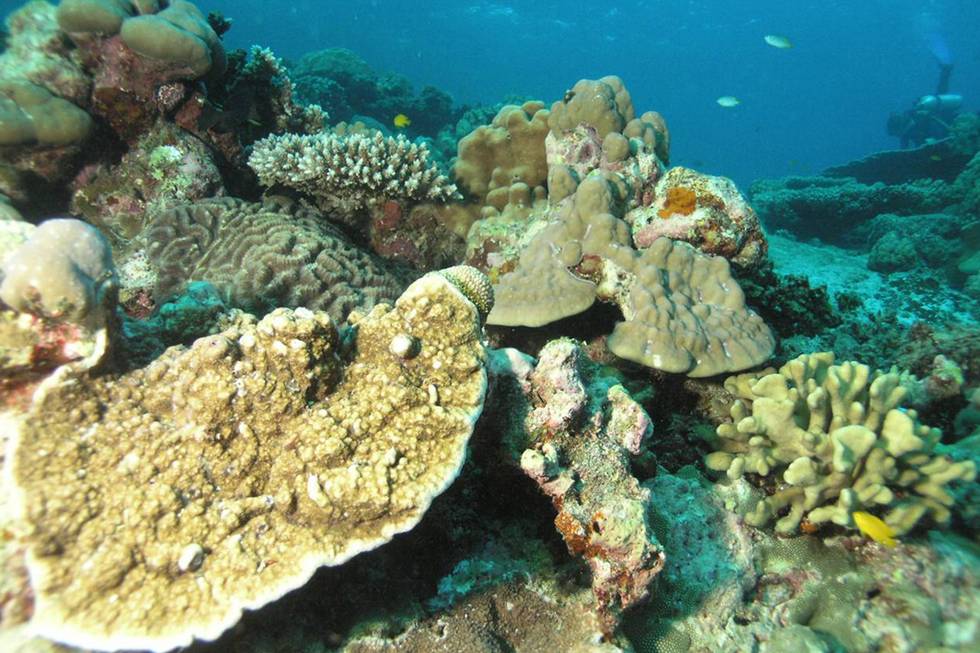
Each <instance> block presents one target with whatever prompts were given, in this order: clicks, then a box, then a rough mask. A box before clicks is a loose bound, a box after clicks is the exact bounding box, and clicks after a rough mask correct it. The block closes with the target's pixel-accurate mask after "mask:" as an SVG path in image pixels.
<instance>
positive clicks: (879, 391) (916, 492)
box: [705, 353, 976, 535]
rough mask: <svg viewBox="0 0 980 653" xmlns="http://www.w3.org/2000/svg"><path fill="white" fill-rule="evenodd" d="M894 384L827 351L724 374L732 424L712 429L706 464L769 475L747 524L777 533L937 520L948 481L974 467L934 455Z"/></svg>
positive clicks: (902, 527)
mask: <svg viewBox="0 0 980 653" xmlns="http://www.w3.org/2000/svg"><path fill="white" fill-rule="evenodd" d="M900 383H901V379H900V377H899V375H898V374H897V373H881V372H872V370H871V369H870V368H869V367H868V366H866V365H861V364H859V363H853V362H845V363H841V364H835V363H834V355H833V354H832V353H819V354H810V355H803V356H800V357H799V358H796V359H795V360H793V361H790V362H789V363H787V364H786V365H784V366H783V367H782V368H780V370H779V372H776V371H775V370H772V369H769V370H765V371H763V372H759V373H750V374H743V375H739V376H734V377H730V378H729V379H727V380H726V381H725V388H726V389H727V390H728V391H729V392H730V393H732V394H733V395H734V396H735V397H736V399H735V401H734V403H733V404H732V406H731V416H732V422H731V423H725V424H722V425H720V426H719V427H718V431H717V432H718V437H719V441H718V446H719V450H718V451H716V452H714V453H711V454H709V455H708V456H707V458H706V459H705V464H706V465H707V466H708V467H709V468H710V469H713V470H716V471H723V472H726V473H727V475H728V477H729V478H731V479H738V478H741V477H742V476H743V475H745V474H758V475H760V476H763V477H777V476H778V478H780V479H781V480H780V481H776V483H777V489H776V490H775V492H774V493H772V494H771V495H770V496H768V497H766V498H765V499H763V500H762V501H760V502H758V504H756V506H755V508H754V510H752V511H751V512H749V514H748V515H747V516H746V520H747V521H748V522H749V523H750V524H752V525H754V526H763V525H765V524H767V523H769V522H770V521H771V520H773V519H775V518H776V517H779V518H778V519H777V521H776V526H775V529H776V531H777V532H779V533H782V534H787V533H795V532H796V531H797V529H798V528H799V526H800V522H801V521H802V520H803V519H804V518H805V519H806V520H807V521H808V522H809V523H811V524H818V525H819V524H823V523H825V522H833V523H835V524H838V525H840V526H845V527H849V528H854V527H855V525H854V522H853V516H852V515H853V513H854V512H855V511H859V510H863V511H869V512H876V511H882V510H883V511H884V520H885V522H886V523H887V524H888V525H889V526H890V527H891V528H892V529H893V530H894V531H895V533H896V534H899V535H901V534H904V533H907V532H908V531H910V530H912V528H914V527H915V526H916V524H917V523H918V522H919V521H920V519H922V518H923V517H925V516H927V515H928V516H929V517H931V518H932V519H933V520H934V521H935V522H937V523H939V524H945V523H947V522H948V521H949V519H950V508H951V507H952V506H953V503H954V499H953V496H952V495H951V494H950V493H949V490H948V488H947V485H948V484H949V483H951V482H952V481H955V480H967V481H971V480H973V479H974V478H975V476H976V469H975V467H974V464H973V463H972V462H971V461H961V462H953V461H952V460H950V459H949V458H948V457H945V456H943V455H937V454H936V451H935V448H936V444H937V443H938V441H939V438H940V435H941V433H940V432H939V431H938V429H932V428H929V427H928V426H924V425H922V424H920V423H919V422H918V420H917V419H916V417H917V415H916V412H915V411H913V410H907V411H906V410H902V409H900V406H901V404H902V400H903V399H904V397H905V389H904V388H903V387H902V386H901V385H900ZM787 510H788V512H786V511H787Z"/></svg>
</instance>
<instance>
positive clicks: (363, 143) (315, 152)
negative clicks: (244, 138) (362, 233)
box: [248, 132, 456, 224]
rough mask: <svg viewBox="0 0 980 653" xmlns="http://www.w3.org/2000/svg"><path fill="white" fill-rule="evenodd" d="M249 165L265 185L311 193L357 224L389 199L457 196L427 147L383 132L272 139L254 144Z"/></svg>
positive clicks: (439, 199)
mask: <svg viewBox="0 0 980 653" xmlns="http://www.w3.org/2000/svg"><path fill="white" fill-rule="evenodd" d="M248 164H249V165H250V166H251V167H252V169H253V170H255V173H256V174H257V175H258V176H259V182H260V183H262V185H264V186H273V185H275V184H282V185H284V186H286V187H289V188H294V189H296V190H298V191H300V192H303V193H306V194H307V195H309V196H310V197H311V198H312V199H313V201H314V202H316V204H317V206H318V208H320V209H321V210H323V211H325V212H327V213H329V214H331V216H333V217H335V218H336V219H338V220H340V221H343V222H352V223H355V224H356V223H357V222H359V221H360V220H361V219H362V218H363V212H364V210H365V209H367V208H370V207H372V206H375V205H378V204H381V203H383V202H384V201H386V200H412V201H417V202H420V201H432V202H444V201H446V200H449V199H451V198H453V197H454V195H455V193H456V187H455V186H453V185H452V184H450V183H449V182H448V181H447V180H446V178H445V177H443V176H442V175H441V174H439V169H438V168H437V167H436V166H435V165H433V164H432V163H430V162H429V150H428V148H427V147H426V146H425V145H424V144H422V145H418V144H415V143H411V142H409V141H408V139H406V138H404V137H402V136H399V137H398V138H391V137H387V138H386V137H385V136H384V135H382V134H381V133H380V132H377V133H375V134H374V135H372V136H367V135H362V134H350V135H347V136H338V135H336V134H333V133H329V132H321V133H318V134H313V135H305V136H304V135H299V134H284V135H281V136H270V137H268V138H265V139H263V140H261V141H258V142H257V143H255V146H254V149H253V150H252V155H251V156H250V157H249V160H248Z"/></svg>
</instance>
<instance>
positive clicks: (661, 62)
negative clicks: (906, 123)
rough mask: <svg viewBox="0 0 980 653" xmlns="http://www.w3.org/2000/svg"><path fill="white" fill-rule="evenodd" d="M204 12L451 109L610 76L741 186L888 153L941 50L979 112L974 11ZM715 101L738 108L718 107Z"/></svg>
mask: <svg viewBox="0 0 980 653" xmlns="http://www.w3.org/2000/svg"><path fill="white" fill-rule="evenodd" d="M200 4H201V7H202V8H209V9H217V10H220V11H222V12H223V13H225V15H226V16H227V17H230V18H232V19H234V27H233V28H232V30H231V31H230V32H229V33H228V34H227V35H226V36H225V38H226V40H227V42H228V43H229V44H230V45H231V46H232V47H245V46H248V45H250V44H253V43H261V44H265V45H268V46H269V47H271V48H273V49H274V50H275V51H276V52H277V53H278V54H279V55H280V56H285V57H289V58H298V57H299V56H300V55H302V54H303V53H304V52H306V51H309V50H315V49H321V48H328V47H346V48H350V49H351V50H354V51H356V52H357V53H358V54H360V55H361V56H362V57H364V58H365V59H366V60H367V61H368V62H369V63H370V64H371V65H372V66H374V67H376V68H378V69H379V70H387V71H391V72H397V73H401V74H403V75H405V76H407V77H409V78H410V79H411V80H412V81H413V82H415V83H416V84H417V85H422V84H433V85H435V86H438V87H440V88H442V89H444V90H446V91H448V92H449V93H451V94H452V95H453V97H454V98H455V99H456V100H457V101H460V102H486V103H492V102H497V101H500V100H502V99H503V98H504V97H505V96H507V95H508V94H522V95H530V96H534V97H538V98H540V99H544V100H546V101H549V102H550V101H553V100H555V99H557V98H559V97H561V95H562V93H563V92H564V90H565V89H566V88H568V87H570V86H571V85H572V84H573V83H574V82H575V81H576V80H578V79H579V78H582V77H591V78H595V77H598V76H601V75H607V74H618V75H620V76H621V77H622V78H623V79H624V80H625V82H626V84H627V88H629V90H630V92H631V93H632V95H633V99H634V103H635V104H636V106H637V109H639V110H647V109H656V110H658V111H660V112H661V113H662V114H664V116H665V117H666V118H667V122H668V125H669V126H670V129H671V133H672V138H673V143H674V145H673V152H672V154H673V162H675V163H679V164H687V165H693V166H694V167H697V168H699V169H701V170H702V171H704V172H709V173H718V174H724V175H727V176H730V177H732V178H734V179H735V180H736V181H738V182H739V183H740V184H747V183H749V182H750V181H752V180H753V179H755V178H758V177H771V176H782V175H786V174H803V173H812V172H816V171H819V170H821V169H822V168H824V167H826V166H828V165H831V164H834V163H838V162H842V161H845V160H848V159H851V158H855V157H859V156H862V155H864V154H867V153H869V152H872V151H876V150H880V149H883V148H888V147H894V146H896V141H895V139H893V138H891V137H889V136H888V135H887V134H886V133H885V128H884V123H885V120H886V118H887V116H888V113H889V112H890V111H896V110H902V109H905V108H907V107H909V106H910V105H911V104H912V103H913V102H914V101H915V99H916V98H918V97H919V96H920V95H923V94H927V93H931V92H933V90H934V89H935V86H936V82H937V79H938V73H939V67H938V63H937V61H936V59H935V57H934V56H933V54H932V53H931V51H930V44H931V43H932V42H933V41H935V40H936V39H937V38H938V39H940V40H942V41H943V42H944V43H945V44H946V47H947V48H948V51H949V52H950V54H951V56H952V59H953V61H954V63H955V68H954V71H953V76H952V89H951V90H953V91H955V92H958V93H962V94H963V95H964V97H965V108H967V109H973V110H976V109H977V108H980V39H978V38H977V34H980V1H978V0H933V1H929V0H861V1H860V2H859V1H855V0H839V1H831V0H823V1H819V2H818V1H812V0H807V1H803V0H790V1H787V0H780V1H777V0H688V1H672V2H668V1H659V2H650V1H642V0H639V1H634V2H615V3H609V2H606V3H596V2H568V1H565V2H555V1H553V0H536V1H534V2H529V1H515V2H483V3H481V2H466V1H465V0H464V1H462V2H456V1H451V0H432V1H429V2H397V1H383V0H373V1H370V2H354V3H341V2H333V1H322V0H294V1H292V2H269V1H267V0H212V1H210V2H202V3H200ZM766 34H782V35H786V36H788V37H789V38H790V39H791V40H792V41H793V43H794V44H795V47H794V48H792V49H790V50H778V49H775V48H772V47H770V46H767V45H766V44H765V42H764V41H763V36H764V35H766ZM722 95H735V96H737V97H738V98H739V99H740V100H741V101H742V104H741V105H740V106H738V107H735V108H733V109H723V108H722V107H719V106H718V105H717V104H715V99H716V98H717V97H719V96H722Z"/></svg>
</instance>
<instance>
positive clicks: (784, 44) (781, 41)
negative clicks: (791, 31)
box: [763, 34, 793, 50]
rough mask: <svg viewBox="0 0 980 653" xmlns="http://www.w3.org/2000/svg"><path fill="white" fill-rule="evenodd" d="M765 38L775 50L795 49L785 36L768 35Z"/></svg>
mask: <svg viewBox="0 0 980 653" xmlns="http://www.w3.org/2000/svg"><path fill="white" fill-rule="evenodd" d="M763 38H764V39H765V40H766V43H768V44H769V45H771V46H772V47H774V48H779V49H780V50H788V49H789V48H791V47H793V42H792V41H790V40H789V39H788V38H786V37H785V36H780V35H779V34H766V35H765V36H764V37H763Z"/></svg>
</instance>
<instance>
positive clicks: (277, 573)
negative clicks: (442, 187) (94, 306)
mask: <svg viewBox="0 0 980 653" xmlns="http://www.w3.org/2000/svg"><path fill="white" fill-rule="evenodd" d="M406 336H407V337H409V338H412V339H414V340H415V341H417V343H418V348H417V351H416V352H415V354H414V355H413V356H411V357H404V356H397V355H395V354H394V353H392V351H391V343H392V341H393V340H395V339H397V338H401V337H406ZM354 339H355V341H354V342H353V343H352V344H353V345H354V346H353V348H352V349H351V351H352V352H355V353H353V354H352V359H351V360H342V359H341V357H340V356H339V354H338V343H339V339H338V333H337V330H336V328H335V327H334V325H333V323H332V321H331V320H330V318H329V317H328V316H327V315H326V314H325V313H320V312H317V313H314V312H312V311H309V310H306V309H297V310H295V311H292V310H288V309H278V310H276V311H275V312H273V313H272V314H270V315H268V316H267V317H265V318H264V319H263V320H261V321H260V322H258V323H256V321H255V319H254V318H251V317H250V316H245V317H242V318H241V319H239V320H238V321H237V322H236V323H235V324H234V325H233V326H231V327H230V328H228V329H227V330H225V331H223V332H221V333H219V334H217V335H214V336H209V337H206V338H202V339H200V340H198V341H197V342H195V343H194V345H193V346H191V347H190V348H183V347H175V348H171V349H169V350H167V352H166V353H165V354H163V355H162V356H161V357H160V358H159V359H157V360H156V361H154V362H153V363H151V364H150V365H149V366H148V367H146V368H143V369H137V370H135V371H132V372H129V373H126V374H123V375H102V376H93V375H90V374H87V373H77V372H74V371H73V370H71V369H70V368H68V367H63V368H60V370H59V371H58V372H57V373H55V374H54V375H53V376H52V377H50V378H49V379H47V380H46V381H45V382H44V384H43V385H42V387H41V389H40V390H39V391H38V393H37V395H36V397H35V402H34V404H33V405H32V407H31V409H30V411H29V413H28V414H27V416H26V418H25V419H24V420H22V421H21V423H20V424H19V425H18V427H17V433H16V434H15V435H14V440H15V442H14V443H13V454H12V460H11V465H12V467H11V469H10V471H11V479H12V482H13V483H14V485H15V486H16V487H15V494H16V496H15V502H16V506H17V509H18V513H19V515H20V517H21V518H22V519H23V520H25V521H26V523H27V525H28V526H29V535H28V537H27V545H28V549H29V553H28V557H27V560H28V563H27V564H28V566H29V568H30V573H31V579H32V583H33V589H34V592H35V596H36V606H35V615H34V621H33V625H34V627H35V628H36V629H37V631H38V632H39V633H40V634H42V635H43V636H45V637H48V638H51V639H54V640H57V641H61V642H65V643H68V644H72V645H75V646H83V647H92V648H97V649H100V650H105V649H122V648H139V649H144V648H147V649H151V650H155V651H164V650H168V649H170V648H173V647H176V646H185V645H188V644H190V643H191V641H192V639H194V638H201V639H213V638H215V637H217V636H218V635H219V634H221V632H222V631H224V630H225V629H226V628H228V627H229V626H231V625H232V624H234V623H235V622H236V621H237V620H238V619H239V618H240V616H241V614H242V611H243V610H244V609H249V608H257V607H259V606H261V605H263V604H265V603H268V602H270V601H272V600H274V599H276V598H278V597H280V596H282V595H283V594H284V593H286V592H288V591H289V590H291V589H294V588H296V587H298V586H300V585H302V584H304V583H305V582H306V581H307V580H308V579H309V577H310V576H311V575H312V574H313V572H314V571H315V570H316V569H317V568H318V567H320V566H322V565H339V564H342V563H343V562H345V561H346V560H347V559H349V558H350V557H352V556H354V555H356V554H358V553H360V552H362V551H366V550H369V549H373V548H375V547H377V546H380V545H381V544H383V543H385V542H387V541H388V540H390V539H391V538H392V537H393V536H394V535H396V534H398V533H400V532H403V531H406V530H409V529H411V528H412V527H413V526H414V525H415V524H416V523H417V522H418V521H419V520H420V519H421V517H422V515H423V513H425V511H426V510H427V508H428V506H429V504H430V502H431V501H432V499H433V498H434V497H435V496H436V495H438V494H439V493H441V492H442V491H443V490H444V489H445V488H446V487H447V486H448V485H449V484H450V483H451V482H452V480H453V479H454V478H455V477H456V475H457V474H458V473H459V470H460V468H461V466H462V463H463V459H464V457H465V452H466V445H467V441H468V439H469V437H470V434H471V432H472V430H473V426H474V423H475V421H476V418H477V417H478V416H479V414H480V412H481V410H482V406H483V399H484V395H485V391H486V383H487V381H486V372H485V367H484V359H485V353H484V349H483V346H482V344H481V342H480V321H479V314H478V310H477V308H476V307H475V306H474V305H473V304H472V303H471V302H470V301H469V300H468V299H466V297H465V296H464V295H463V294H462V293H461V292H460V291H459V290H458V289H457V288H456V287H455V286H454V285H453V284H452V283H450V282H449V281H448V280H447V279H446V278H445V277H443V276H441V275H439V274H438V273H432V274H429V275H426V276H425V277H423V278H422V279H420V280H418V281H416V282H415V283H414V284H412V286H410V287H409V289H408V290H406V292H405V293H404V294H403V295H402V296H401V297H400V298H399V299H398V301H397V302H396V303H395V306H394V307H391V306H388V305H382V306H377V307H375V308H374V309H373V310H371V311H370V312H369V313H368V314H366V315H362V316H359V319H358V321H357V325H356V331H355V332H354Z"/></svg>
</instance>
